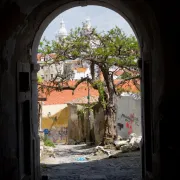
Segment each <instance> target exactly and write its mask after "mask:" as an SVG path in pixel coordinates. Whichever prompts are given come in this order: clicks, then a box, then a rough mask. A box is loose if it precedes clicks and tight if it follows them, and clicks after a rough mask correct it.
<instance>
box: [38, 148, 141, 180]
mask: <svg viewBox="0 0 180 180" xmlns="http://www.w3.org/2000/svg"><path fill="white" fill-rule="evenodd" d="M93 151H94V148H93V147H90V148H89V147H86V145H57V146H56V148H55V158H54V157H48V156H44V157H43V158H42V159H41V167H42V175H48V177H49V180H140V179H141V161H140V151H137V152H131V153H123V154H122V153H120V154H119V155H117V157H116V158H108V157H107V155H105V154H104V155H103V154H102V155H97V156H93V155H92V153H93ZM112 153H115V152H112ZM79 158H81V159H79ZM82 158H83V159H82ZM78 160H81V161H78ZM82 160H83V161H82Z"/></svg>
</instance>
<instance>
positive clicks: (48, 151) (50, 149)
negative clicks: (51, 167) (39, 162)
mask: <svg viewBox="0 0 180 180" xmlns="http://www.w3.org/2000/svg"><path fill="white" fill-rule="evenodd" d="M44 154H46V155H48V156H49V157H54V158H55V152H54V148H53V147H50V146H44Z"/></svg>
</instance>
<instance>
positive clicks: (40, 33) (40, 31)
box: [35, 18, 137, 45]
mask: <svg viewBox="0 0 180 180" xmlns="http://www.w3.org/2000/svg"><path fill="white" fill-rule="evenodd" d="M47 19H48V18H47ZM48 21H49V19H48ZM46 27H47V26H46ZM40 32H41V31H40ZM40 32H39V33H40ZM40 34H41V35H42V32H41V33H40ZM136 34H137V33H136ZM39 36H40V35H39ZM40 37H41V36H40ZM40 37H38V39H39V41H40ZM35 39H36V38H35ZM38 45H39V44H38Z"/></svg>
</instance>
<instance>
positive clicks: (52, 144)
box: [44, 136, 55, 147]
mask: <svg viewBox="0 0 180 180" xmlns="http://www.w3.org/2000/svg"><path fill="white" fill-rule="evenodd" d="M44 145H45V146H50V147H55V145H54V143H53V142H52V141H51V140H50V139H48V138H47V136H45V138H44Z"/></svg>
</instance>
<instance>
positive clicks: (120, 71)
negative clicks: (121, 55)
mask: <svg viewBox="0 0 180 180" xmlns="http://www.w3.org/2000/svg"><path fill="white" fill-rule="evenodd" d="M123 73H124V71H123V70H119V71H116V72H115V73H114V75H116V76H120V75H122V74H123Z"/></svg>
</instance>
